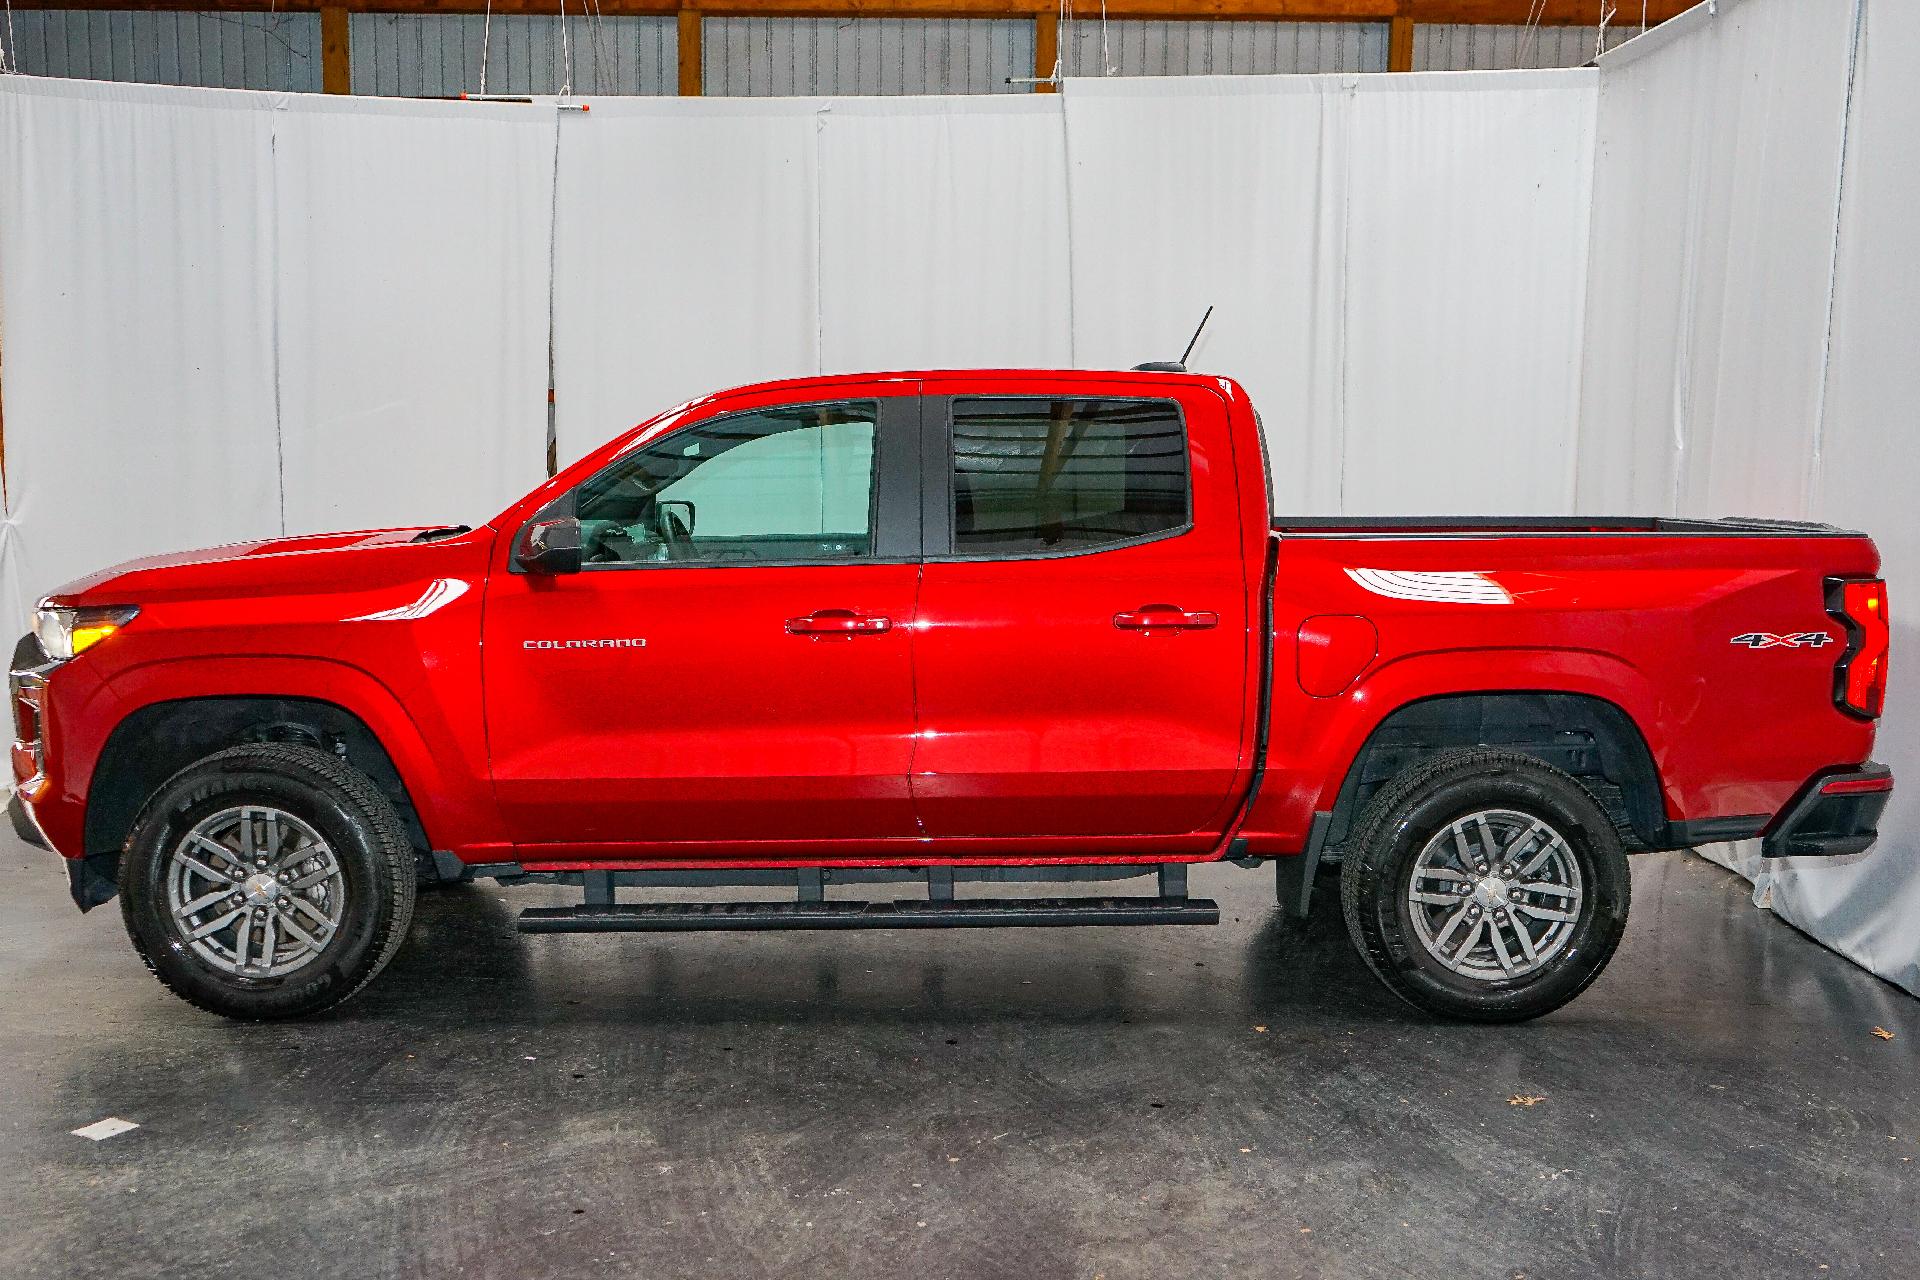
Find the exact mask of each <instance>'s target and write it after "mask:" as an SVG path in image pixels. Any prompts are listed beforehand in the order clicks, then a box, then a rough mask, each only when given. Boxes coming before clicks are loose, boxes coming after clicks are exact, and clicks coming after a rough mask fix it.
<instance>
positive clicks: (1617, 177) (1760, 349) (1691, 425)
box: [1578, 0, 1920, 993]
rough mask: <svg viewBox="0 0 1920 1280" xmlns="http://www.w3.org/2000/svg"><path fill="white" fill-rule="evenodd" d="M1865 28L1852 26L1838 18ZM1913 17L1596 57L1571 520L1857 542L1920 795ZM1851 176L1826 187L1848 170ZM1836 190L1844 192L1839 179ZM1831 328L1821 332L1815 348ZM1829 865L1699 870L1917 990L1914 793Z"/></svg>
mask: <svg viewBox="0 0 1920 1280" xmlns="http://www.w3.org/2000/svg"><path fill="white" fill-rule="evenodd" d="M1857 19H1864V21H1862V22H1860V23H1859V26H1858V28H1857V29H1856V20H1857ZM1915 58H1920V13H1916V12H1915V11H1914V7H1913V6H1911V5H1903V4H1899V3H1894V2H1893V0H1868V2H1867V3H1863V4H1860V5H1857V6H1856V5H1854V4H1838V3H1836V4H1822V5H1808V4H1800V3H1795V2H1794V0H1744V2H1740V0H1721V2H1720V4H1719V5H1718V6H1717V8H1716V9H1715V10H1714V11H1713V12H1709V11H1708V10H1707V9H1706V8H1704V7H1703V8H1698V9H1694V10H1692V11H1691V12H1689V13H1687V14H1685V15H1683V16H1682V17H1681V18H1679V19H1677V20H1675V21H1673V22H1671V23H1668V24H1666V25H1664V26H1662V27H1660V28H1658V29H1656V30H1655V32H1654V33H1653V34H1651V35H1650V36H1646V37H1642V38H1641V39H1638V40H1634V41H1631V42H1630V43H1628V44H1627V45H1625V46H1623V47H1622V48H1621V49H1620V50H1619V51H1618V52H1615V53H1610V54H1607V55H1605V56H1603V57H1602V58H1601V59H1600V100H1599V141H1598V147H1597V162H1596V176H1595V184H1594V192H1595V194H1594V215H1593V249H1592V261H1591V272H1592V274H1591V283H1590V286H1589V292H1588V303H1589V305H1588V313H1587V335H1586V358H1585V364H1586V372H1585V377H1584V383H1583V395H1582V417H1581V424H1580V426H1581V460H1580V469H1579V493H1578V509H1579V510H1581V511H1586V512H1601V511H1631V512H1646V513H1655V514H1687V515H1722V514H1730V513H1740V514H1747V515H1757V516H1774V517H1782V518H1811V519H1818V520H1828V521H1831V522H1833V523H1836V524H1840V525H1843V526H1847V527H1852V528H1862V529H1865V530H1867V531H1868V532H1869V533H1871V534H1872V535H1873V536H1874V539H1875V541H1876V542H1877V543H1878V544H1879V547H1880V550H1881V554H1882V556H1883V558H1884V564H1885V569H1884V571H1885V573H1886V575H1887V577H1888V579H1889V580H1890V595H1891V598H1892V601H1893V610H1892V617H1893V619H1894V624H1895V628H1896V632H1897V634H1896V636H1895V641H1894V643H1895V646H1896V653H1895V657H1894V663H1893V668H1892V677H1893V680H1892V687H1891V689H1890V692H1889V699H1888V707H1887V715H1886V718H1885V720H1883V722H1882V728H1881V732H1880V739H1879V745H1878V747H1877V749H1876V755H1877V756H1878V757H1879V758H1880V759H1881V760H1882V761H1884V762H1886V763H1888V764H1890V765H1891V766H1892V767H1893V771H1894V775H1895V777H1896V778H1898V779H1907V780H1911V779H1914V778H1920V678H1916V677H1920V669H1917V668H1916V666H1915V664H1914V663H1913V662H1912V661H1911V660H1908V661H1902V655H1910V654H1912V653H1913V652H1914V646H1915V645H1916V643H1917V642H1920V629H1917V628H1916V627H1915V626H1914V625H1913V624H1912V622H1911V621H1903V618H1910V616H1911V615H1909V614H1907V613H1905V612H1904V611H1903V609H1902V608H1901V601H1902V599H1903V598H1904V597H1903V591H1902V588H1903V586H1904V585H1905V584H1907V583H1909V582H1913V581H1920V577H1916V576H1915V574H1916V571H1920V510H1917V509H1916V508H1915V506H1914V504H1913V502H1912V501H1911V498H1910V497H1909V495H1908V494H1907V493H1906V492H1905V489H1906V487H1907V486H1906V485H1905V483H1904V479H1905V477H1904V475H1903V474H1902V473H1901V472H1900V471H1899V470H1898V467H1897V465H1896V464H1897V462H1898V461H1900V460H1902V459H1903V458H1905V457H1906V456H1907V455H1908V454H1910V453H1911V449H1912V443H1911V442H1912V427H1911V418H1912V406H1913V404H1914V403H1915V396H1916V394H1920V374H1916V372H1915V366H1914V361H1913V359H1912V357H1911V354H1910V353H1911V352H1912V351H1913V349H1914V347H1915V344H1916V338H1920V324H1917V323H1916V313H1915V306H1916V304H1915V299H1916V298H1920V274H1917V273H1916V270H1915V268H1914V265H1913V260H1912V255H1911V253H1910V252H1909V251H1908V248H1907V246H1906V243H1905V242H1906V241H1907V240H1908V239H1909V238H1910V234H1909V230H1908V228H1909V227H1910V224H1911V219H1912V209H1913V208H1914V201H1915V199H1916V197H1920V179H1916V175H1915V170H1914V167H1913V166H1912V164H1911V163H1910V160H1909V158H1910V155H1911V147H1912V138H1913V137H1914V136H1915V132H1914V131H1915V130H1916V128H1917V127H1920V91H1917V90H1916V85H1915V82H1914V80H1913V77H1912V74H1911V68H1912V66H1913V60H1914V59H1915ZM1843 155H1844V157H1845V166H1844V170H1843V167H1842V158H1843ZM1843 173H1844V177H1843ZM1829 323H1831V332H1830V331H1829ZM1882 832H1883V835H1882V838H1881V840H1880V842H1879V844H1878V845H1876V846H1875V848H1873V849H1872V850H1870V851H1868V852H1867V853H1865V854H1861V855H1859V856H1857V857H1853V858H1847V859H1839V860H1835V859H1784V860H1778V861H1772V860H1763V859H1761V858H1760V857H1759V850H1758V846H1757V843H1755V842H1747V843H1743V844H1739V845H1723V846H1714V847H1712V848H1709V849H1707V850H1703V852H1705V853H1706V854H1707V855H1708V856H1709V857H1711V858H1713V859H1714V860H1715V861H1717V862H1720V863H1722V864H1723V865H1726V866H1729V867H1731V868H1733V869H1734V870H1736V871H1739V872H1741V873H1742V874H1743V875H1745V876H1747V877H1748V878H1749V879H1752V880H1753V881H1754V882H1755V894H1754V896H1755V900H1756V901H1757V902H1761V903H1764V904H1768V905H1771V906H1772V907H1773V909H1774V910H1775V911H1776V912H1778V913H1779V914H1780V915H1781V916H1782V917H1783V918H1785V919H1787V920H1790V921H1792V922H1793V923H1794V924H1796V925H1798V926H1799V927H1800V928H1802V929H1804V930H1806V931H1807V932H1808V933H1810V934H1812V935H1813V936H1815V937H1817V938H1819V939H1820V940H1821V941H1823V942H1825V943H1827V944H1828V945H1829V946H1832V947H1833V948H1834V949H1836V950H1838V951H1840V952H1841V953H1842V954H1844V955H1847V956H1849V957H1851V958H1853V959H1854V960H1856V961H1858V962H1859V963H1861V964H1862V965H1865V966H1866V967H1867V968H1869V969H1872V970H1873V971H1874V972H1876V973H1879V974H1881V975H1882V976H1884V977H1886V978H1888V979H1890V980H1892V981H1894V982H1896V983H1898V984H1900V985H1902V986H1904V987H1906V988H1907V989H1908V990H1910V991H1914V992H1916V993H1920V930H1916V929H1915V927H1914V921H1915V920H1916V919H1920V858H1916V853H1920V794H1916V792H1915V789H1914V788H1913V786H1912V785H1911V784H1910V783H1909V784H1908V785H1905V786H1903V787H1900V788H1899V789H1897V790H1896V792H1895V799H1894V802H1893V806H1892V807H1891V808H1890V810H1889V812H1888V815H1887V818H1886V820H1885V822H1884V824H1883V826H1882Z"/></svg>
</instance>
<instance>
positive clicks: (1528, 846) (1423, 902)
mask: <svg viewBox="0 0 1920 1280" xmlns="http://www.w3.org/2000/svg"><path fill="white" fill-rule="evenodd" d="M1629 892H1630V883H1629V876H1628V871H1627V858H1626V852H1625V850H1624V849H1623V848H1622V847H1621V844H1620V836H1619V833H1618V832H1617V831H1615V829H1614V826H1613V823H1612V821H1611V820H1610V819H1609V818H1608V817H1607V815H1606V813H1605V812H1604V811H1603V810H1602V809H1601V808H1600V806H1599V805H1598V804H1597V803H1595V801H1594V799H1593V797H1592V796H1591V795H1590V794H1588V792H1587V791H1586V789H1585V788H1584V787H1582V786H1581V785H1580V784H1579V783H1578V782H1577V781H1575V780H1574V779H1573V778H1572V777H1570V776H1569V775H1567V774H1565V773H1562V772H1561V771H1560V770H1558V769H1555V768H1552V767H1551V766H1549V765H1546V764H1544V763H1542V762H1541V761H1539V760H1536V759H1533V758H1532V757H1530V756H1524V755H1519V754H1516V753H1514V752H1510V751H1497V750H1487V749H1480V750H1462V751H1449V752H1445V753H1443V754H1441V755H1438V756H1435V757H1434V758H1433V759H1431V760H1429V761H1426V762H1424V763H1422V764H1419V765H1416V766H1414V767H1413V768H1410V769H1408V770H1407V771H1406V772H1404V773H1402V774H1401V775H1400V776H1398V777H1396V778H1394V779H1393V780H1392V781H1390V782H1389V783H1387V785H1386V786H1384V787H1382V788H1381V789H1380V791H1379V793H1378V794H1376V795H1375V796H1374V797H1373V799H1372V800H1371V801H1370V802H1369V803H1368V805H1367V807H1366V809H1365V810H1364V811H1363V812H1362V813H1361V815H1360V819H1359V821H1358V822H1357V823H1356V824H1355V825H1354V828H1353V838H1352V839H1351V841H1349V843H1348V849H1347V854H1346V857H1345V859H1344V860H1343V862H1342V864H1341V869H1340V900H1341V906H1342V908H1343V909H1344V911H1345V914H1346V919H1347V929H1348V931H1349V932H1350V933H1351V934H1352V935H1353V940H1354V945H1355V946H1356V947H1358V948H1359V950H1360V954H1361V956H1362V957H1363V958H1364V959H1365V960H1366V962H1367V966H1368V967H1369V968H1371V969H1372V970H1373V972H1374V974H1375V975H1376V976H1377V977H1378V978H1379V979H1380V980H1381V981H1382V982H1384V983H1385V984H1386V985H1387V987H1388V988H1389V989H1390V990H1392V991H1393V993H1394V994H1395V995H1397V996H1399V997H1400V998H1401V999H1403V1000H1405V1001H1407V1002H1408V1003H1409V1004H1412V1005H1414V1006H1416V1007H1417V1008H1420V1009H1424V1010H1427V1011H1428V1012H1431V1013H1437V1014H1442V1015H1445V1016H1448V1017H1454V1018H1465V1019H1470V1020H1474V1021H1480V1022H1519V1021H1523V1020H1525V1019H1527V1018H1537V1017H1539V1016H1540V1015H1541V1014H1543V1013H1549V1012H1551V1011H1553V1010H1554V1009H1557V1008H1559V1007H1560V1006H1561V1005H1563V1004H1565V1003H1566V1002H1567V1001H1569V1000H1571V999H1573V998H1574V997H1575V996H1577V995H1579V994H1580V993H1581V992H1582V991H1584V990H1585V989H1586V987H1587V985H1588V984H1589V983H1591V982H1592V981H1593V980H1594V979H1595V978H1597V977H1599V976H1600V971H1601V970H1602V969H1603V968H1605V967H1606V963H1607V961H1608V960H1609V959H1611V958H1612V956H1613V952H1614V949H1615V948H1616V947H1617V946H1618V945H1619V943H1620V936H1621V934H1622V933H1623V932H1624V931H1625V929H1626V924H1627V902H1628V897H1629Z"/></svg>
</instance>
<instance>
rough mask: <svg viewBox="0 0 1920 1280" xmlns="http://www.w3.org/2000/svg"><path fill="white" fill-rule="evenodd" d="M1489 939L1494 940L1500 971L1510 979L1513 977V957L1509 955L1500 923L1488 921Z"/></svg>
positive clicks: (1494, 951) (1494, 949)
mask: <svg viewBox="0 0 1920 1280" xmlns="http://www.w3.org/2000/svg"><path fill="white" fill-rule="evenodd" d="M1487 937H1489V938H1491V939H1492V940H1493V955H1494V958H1495V959H1496V960H1498V961H1499V962H1500V971H1501V972H1502V973H1504V974H1506V975H1507V976H1508V977H1512V976H1513V957H1512V956H1510V955H1508V954H1507V941H1506V939H1505V938H1502V937H1501V936H1500V922H1499V921H1498V920H1489V921H1487Z"/></svg>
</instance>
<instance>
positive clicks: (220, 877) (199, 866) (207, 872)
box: [173, 846, 238, 884]
mask: <svg viewBox="0 0 1920 1280" xmlns="http://www.w3.org/2000/svg"><path fill="white" fill-rule="evenodd" d="M215 847H218V846H215ZM220 851H221V852H222V853H226V852H227V851H226V850H225V849H222V850H220ZM173 856H174V860H175V861H177V862H179V863H180V865H181V866H183V867H186V868H187V869H188V870H190V871H193V872H196V873H197V874H199V875H202V876H205V877H206V878H207V879H209V880H213V881H217V882H218V883H220V884H233V883H235V882H236V880H237V879H238V877H235V876H230V875H228V874H227V873H226V872H224V871H215V870H214V869H213V868H212V867H210V866H208V865H207V864H206V863H204V862H202V861H200V859H198V858H194V857H189V856H188V855H187V854H184V853H176V854H174V855H173ZM229 856H231V855H229Z"/></svg>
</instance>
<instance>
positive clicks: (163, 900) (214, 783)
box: [120, 743, 417, 1021]
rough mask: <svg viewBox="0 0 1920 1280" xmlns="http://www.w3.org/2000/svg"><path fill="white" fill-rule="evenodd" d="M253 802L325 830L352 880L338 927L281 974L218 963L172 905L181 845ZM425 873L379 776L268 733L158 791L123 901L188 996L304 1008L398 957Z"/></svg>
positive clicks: (336, 998)
mask: <svg viewBox="0 0 1920 1280" xmlns="http://www.w3.org/2000/svg"><path fill="white" fill-rule="evenodd" d="M243 803H244V804H250V805H251V804H258V805H264V806H271V807H273V808H276V809H279V810H281V811H283V812H285V813H287V814H290V815H292V816H293V817H295V818H297V819H299V820H300V821H301V822H304V823H305V824H307V826H309V827H310V828H311V829H312V830H313V831H314V832H316V833H318V835H319V836H320V837H322V838H323V839H324V840H325V841H326V842H327V844H328V845H329V846H330V848H331V850H332V851H333V854H334V856H335V860H336V863H337V866H338V869H339V873H340V876H341V884H342V885H343V886H344V905H343V906H342V907H341V908H340V910H341V918H340V920H339V922H338V924H337V926H336V927H335V928H334V932H333V934H332V936H331V937H330V938H328V939H327V940H326V942H325V945H324V946H323V947H321V948H320V949H319V950H318V951H317V952H315V953H313V954H311V956H310V957H309V958H308V959H306V960H305V961H304V962H302V963H300V964H299V967H297V968H294V969H292V971H290V972H287V973H285V974H282V975H279V976H271V977H266V976H263V977H249V976H244V975H242V974H239V973H234V972H229V971H228V970H226V969H223V968H220V967H218V966H216V965H215V964H214V963H211V962H210V961H209V960H208V959H207V958H205V957H203V956H202V955H201V954H199V953H197V952H196V950H195V949H194V947H193V946H192V945H190V944H189V942H188V940H187V937H186V932H185V931H184V930H183V929H182V927H181V926H180V925H178V924H176V923H175V921H174V919H173V917H172V915H171V912H170V909H169V906H168V898H167V883H168V882H167V876H168V869H169V863H170V860H171V858H172V855H173V852H174V850H175V848H176V847H177V846H179V845H181V843H182V842H183V841H184V840H186V838H187V836H188V834H189V833H190V832H192V831H193V830H194V829H195V826H196V824H197V823H199V822H201V821H202V820H203V819H207V818H209V817H210V816H211V815H216V814H219V813H221V812H222V811H223V810H227V809H231V808H233V807H234V806H236V805H238V804H243ZM242 816H243V817H244V814H243V815H242ZM416 878H417V872H416V870H415V866H414V853H413V849H412V847H411V845H410V843H409V842H408V840H407V834H406V828H405V826H404V825H403V824H402V822H401V820H400V816H399V814H397V813H395V812H394V808H393V805H392V804H391V803H390V802H389V801H388V800H387V798H386V797H385V796H383V795H381V794H380V791H379V788H377V787H376V786H375V785H374V784H373V782H372V781H371V780H370V779H368V778H367V777H366V776H365V775H363V774H361V773H359V772H357V771H356V770H354V769H353V768H351V767H349V766H348V765H347V764H345V763H344V762H343V761H341V760H340V759H338V758H337V757H335V756H333V755H330V754H328V753H327V752H324V751H319V750H316V749H315V748H313V747H308V746H301V745H297V744H294V743H261V744H252V745H248V746H240V747H232V748H229V749H228V750H225V751H221V752H218V753H217V754H214V755H211V756H208V757H207V758H206V759H204V760H201V761H200V762H198V763H197V764H193V765H190V766H188V767H187V768H185V769H183V770H181V771H180V772H179V773H177V774H175V775H174V776H173V777H172V778H170V779H169V780H168V781H167V783H166V784H165V785H164V786H162V787H161V788H160V790H159V791H157V792H155V793H154V795H153V797H152V798H151V799H150V800H148V802H147V805H146V807H145V808H144V809H143V810H142V811H141V813H140V816H139V817H138V818H137V819H136V820H135V821H134V824H133V831H132V833H131V834H130V835H129V836H128V837H127V843H126V845H125V847H124V849H123V850H122V853H121V860H120V907H121V915H122V917H123V918H124V920H125V921H126V926H127V933H128V936H130V937H131V938H132V939H133V946H134V950H135V951H137V952H138V953H139V955H140V958H141V959H142V960H143V961H145V962H146V966H147V968H148V969H149V970H150V971H152V973H153V975H154V976H155V977H156V978H158V979H160V981H161V982H162V983H164V984H165V985H166V987H167V989H168V990H169V991H172V992H173V993H174V994H175V995H177V996H179V997H180V998H181V999H183V1000H185V1001H187V1002H188V1003H190V1004H194V1005H198V1006H199V1007H200V1008H202V1009H206V1010H209V1011H211V1012H213V1013H218V1014H222V1015H224V1016H226V1017H229V1018H240V1019H246V1020H249V1021H256V1020H265V1019H273V1018H297V1017H301V1016H303V1015H306V1014H311V1013H317V1012H319V1011H320V1010H322V1009H327V1008H330V1007H332V1006H333V1005H336V1004H339V1003H340V1002H341V1001H343V1000H345V999H347V998H348V997H349V996H351V995H353V994H354V993H355V992H357V991H359V990H360V988H362V987H364V986H365V985H366V984H367V983H368V982H371V981H372V980H373V978H374V976H375V975H376V974H378V973H379V972H380V970H382V969H384V968H385V967H386V965H387V962H388V961H389V960H391V959H392V958H393V954H394V952H396V951H397V950H399V948H400V944H401V942H402V941H403V940H405V938H406V935H407V926H408V925H409V923H411V921H412V919H413V897H414V888H415V880H416ZM276 892H277V891H276ZM315 892H316V893H319V892H322V891H320V890H316V891H315ZM218 909H219V908H218V907H215V908H212V909H210V910H214V911H217V910H218ZM246 919H248V920H251V919H252V917H251V916H248V917H246Z"/></svg>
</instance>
